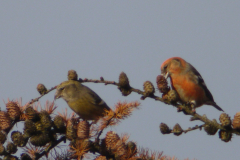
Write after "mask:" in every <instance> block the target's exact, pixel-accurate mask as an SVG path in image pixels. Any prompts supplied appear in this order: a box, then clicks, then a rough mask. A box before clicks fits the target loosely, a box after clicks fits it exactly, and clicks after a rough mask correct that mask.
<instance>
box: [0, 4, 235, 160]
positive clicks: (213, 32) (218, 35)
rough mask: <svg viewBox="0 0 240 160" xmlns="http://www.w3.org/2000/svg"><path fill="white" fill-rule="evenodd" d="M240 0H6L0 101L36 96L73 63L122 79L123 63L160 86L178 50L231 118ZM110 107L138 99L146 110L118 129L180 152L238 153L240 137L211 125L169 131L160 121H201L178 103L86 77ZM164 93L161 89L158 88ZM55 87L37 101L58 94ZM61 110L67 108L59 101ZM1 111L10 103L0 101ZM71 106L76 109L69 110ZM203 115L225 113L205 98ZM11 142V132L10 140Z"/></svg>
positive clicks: (133, 80) (0, 15)
mask: <svg viewBox="0 0 240 160" xmlns="http://www.w3.org/2000/svg"><path fill="white" fill-rule="evenodd" d="M239 8H240V1H223V0H222V1H221V0H212V1H206V0H202V1H160V0H159V1H143V0H132V1H126V0H121V1H107V0H104V1H56V0H55V1H30V0H28V1H27V0H26V1H1V2H0V55H1V58H0V64H1V67H0V74H1V76H0V77H1V79H0V81H1V83H0V99H2V100H5V101H7V98H10V99H11V100H12V99H16V98H20V97H22V99H23V103H26V102H28V101H29V100H31V99H32V98H36V97H37V96H39V94H38V92H37V91H36V86H37V84H38V83H43V84H45V85H46V87H48V88H50V87H53V86H55V85H57V84H59V83H61V82H62V81H64V80H66V79H67V71H68V70H70V69H74V70H76V71H77V72H78V75H79V77H81V78H93V79H98V78H99V77H100V76H103V77H104V78H105V79H106V80H114V81H118V76H119V74H120V72H122V71H124V72H125V73H126V74H127V75H128V77H129V80H130V84H131V86H133V87H135V88H139V89H142V87H143V83H144V82H145V81H147V80H149V81H151V82H152V83H153V84H154V85H155V86H156V77H157V75H159V74H160V65H161V64H162V62H164V60H166V59H167V58H170V57H173V56H179V57H182V58H184V59H185V60H186V61H188V62H190V63H191V64H192V65H193V66H195V68H196V69H197V70H198V71H199V72H200V73H201V75H202V77H203V78H204V80H205V82H206V84H207V86H208V88H209V90H210V91H211V93H212V94H213V97H214V99H215V101H216V102H217V104H218V105H219V106H220V107H221V108H222V109H223V110H224V111H225V112H226V113H227V114H229V115H230V116H231V117H232V118H233V117H234V115H235V113H236V112H238V111H240V105H239V102H238V101H239V97H240V87H239V82H240V81H239V79H240V74H239V72H240V71H239V68H240V63H239V61H240V9H239ZM86 85H87V86H89V87H90V88H92V89H93V90H94V91H96V93H98V94H99V95H100V97H101V98H103V99H104V100H105V101H106V103H107V104H108V105H109V106H114V104H116V103H117V102H118V101H119V100H120V101H124V100H127V101H128V102H130V101H136V100H138V101H140V102H141V109H140V110H137V111H135V112H134V113H133V115H132V116H131V117H130V118H128V119H126V120H124V121H123V122H122V123H121V124H120V125H118V126H116V127H113V128H111V130H113V131H115V132H117V133H118V134H121V133H129V134H130V140H133V141H136V142H137V144H138V145H139V146H142V147H148V148H149V149H151V150H156V151H163V152H164V154H165V155H169V156H176V157H177V158H179V159H184V158H190V159H193V158H196V159H198V160H207V159H211V160H225V159H234V160H235V159H236V160H237V159H239V156H240V153H239V144H240V137H237V136H236V135H234V136H233V138H232V141H231V142H228V143H225V142H223V141H221V140H220V139H219V138H218V134H216V135H214V136H208V135H207V134H206V132H205V131H204V130H202V131H199V130H196V131H192V132H189V133H187V134H183V135H181V136H179V137H176V136H174V135H162V134H161V133H160V131H159V124H160V123H161V122H164V123H166V124H168V125H169V126H170V127H173V126H174V125H175V124H176V123H179V124H180V125H181V126H182V128H183V129H187V128H188V127H193V126H195V125H201V124H202V123H201V122H197V121H194V122H190V121H189V118H190V116H185V115H184V114H182V113H178V112H177V110H176V108H174V107H172V106H169V105H165V104H163V103H161V102H156V101H154V100H152V99H145V100H144V101H142V100H140V96H139V95H137V94H136V93H132V94H131V95H129V96H128V97H123V96H122V95H121V93H120V92H119V90H118V89H117V88H116V87H115V86H111V85H107V86H105V85H103V84H90V83H88V84H86ZM156 95H158V96H160V93H158V92H157V93H156ZM53 96H54V92H52V93H50V94H48V95H46V96H44V98H42V99H41V100H40V102H41V104H42V105H43V104H44V103H45V101H46V100H50V101H52V100H53ZM56 105H58V106H59V108H58V111H61V110H63V109H64V108H66V107H68V106H67V104H66V103H65V102H64V101H63V100H57V101H56ZM0 107H1V109H2V110H4V109H5V105H4V102H3V101H1V102H0ZM69 111H70V110H69ZM197 113H199V114H201V115H203V114H206V115H207V117H208V118H210V119H214V118H215V119H217V120H218V119H219V115H220V114H221V112H219V111H218V110H216V109H215V108H214V107H211V106H202V107H201V108H198V109H197ZM9 140H10V139H9Z"/></svg>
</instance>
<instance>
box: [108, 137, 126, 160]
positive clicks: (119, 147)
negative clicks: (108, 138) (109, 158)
mask: <svg viewBox="0 0 240 160" xmlns="http://www.w3.org/2000/svg"><path fill="white" fill-rule="evenodd" d="M112 152H113V153H114V154H115V157H116V159H121V160H123V159H126V154H127V146H126V144H125V143H124V142H123V141H122V140H121V139H120V140H118V141H117V143H116V144H115V146H114V147H113V148H112Z"/></svg>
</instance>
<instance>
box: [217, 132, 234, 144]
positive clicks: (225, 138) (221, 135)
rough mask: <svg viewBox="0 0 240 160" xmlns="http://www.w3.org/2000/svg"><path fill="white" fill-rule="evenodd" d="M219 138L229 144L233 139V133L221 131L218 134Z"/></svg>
mask: <svg viewBox="0 0 240 160" xmlns="http://www.w3.org/2000/svg"><path fill="white" fill-rule="evenodd" d="M218 135H219V138H220V139H221V140H222V141H224V142H229V141H230V140H231V139H232V133H230V132H226V131H224V130H220V131H219V132H218Z"/></svg>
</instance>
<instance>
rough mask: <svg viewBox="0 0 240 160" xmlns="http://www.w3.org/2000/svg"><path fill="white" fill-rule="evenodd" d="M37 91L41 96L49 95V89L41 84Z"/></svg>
mask: <svg viewBox="0 0 240 160" xmlns="http://www.w3.org/2000/svg"><path fill="white" fill-rule="evenodd" d="M37 91H38V93H39V94H40V95H44V94H46V93H47V88H46V87H45V86H44V84H41V83H39V84H38V85H37Z"/></svg>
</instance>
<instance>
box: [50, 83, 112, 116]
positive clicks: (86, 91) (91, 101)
mask: <svg viewBox="0 0 240 160" xmlns="http://www.w3.org/2000/svg"><path fill="white" fill-rule="evenodd" d="M56 89H57V91H56V93H55V96H54V99H55V100H56V99H58V98H63V99H64V100H65V101H66V102H67V104H68V106H69V107H70V108H71V109H72V110H73V111H74V112H75V113H77V114H78V115H79V116H80V117H81V118H83V119H84V120H98V119H99V118H100V117H103V116H104V113H105V111H106V110H111V109H110V108H109V107H108V105H107V104H106V103H105V102H104V101H103V100H102V99H101V98H100V97H99V96H98V95H97V94H96V93H95V92H94V91H93V90H91V89H90V88H88V87H87V86H84V85H82V84H81V83H80V82H78V81H74V80H68V81H65V82H62V83H61V84H59V85H58V86H57V88H56Z"/></svg>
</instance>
